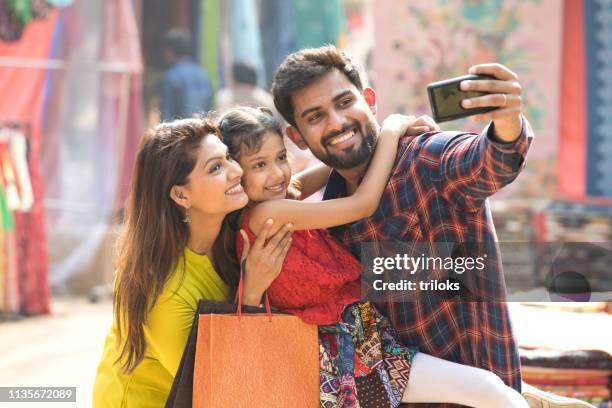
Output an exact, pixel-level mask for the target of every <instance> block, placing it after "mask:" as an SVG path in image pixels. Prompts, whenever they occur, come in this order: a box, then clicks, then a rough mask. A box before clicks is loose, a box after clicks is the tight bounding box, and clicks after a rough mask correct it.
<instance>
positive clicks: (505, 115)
mask: <svg viewBox="0 0 612 408" xmlns="http://www.w3.org/2000/svg"><path fill="white" fill-rule="evenodd" d="M469 72H470V73H471V74H488V75H492V76H495V78H497V79H491V80H477V81H464V82H462V84H461V88H462V89H464V90H475V91H483V92H487V93H488V95H484V96H480V97H477V98H472V99H466V100H464V101H463V106H464V107H466V108H468V107H469V108H473V107H484V106H495V107H498V109H496V110H493V111H490V112H487V113H485V114H482V115H478V116H477V117H476V118H477V119H479V120H492V122H491V123H490V124H489V125H488V126H487V127H486V128H485V130H484V131H483V132H482V134H480V135H475V134H468V133H449V132H444V133H441V134H438V135H434V136H431V137H430V138H428V139H427V140H426V141H425V146H424V147H425V149H424V151H423V153H424V155H423V156H422V157H421V158H422V159H425V160H427V158H428V156H430V158H431V159H434V160H435V161H438V164H439V166H438V171H437V172H436V174H435V175H434V179H437V180H434V181H435V182H436V184H437V186H438V188H439V190H440V191H441V193H442V195H443V196H444V197H446V198H447V199H448V201H449V202H451V203H453V204H454V205H456V206H458V207H460V208H462V209H463V210H473V211H476V210H478V209H480V208H481V206H482V204H483V203H484V200H485V199H486V198H487V197H489V196H490V195H492V194H494V193H495V192H497V191H498V190H499V189H501V188H502V187H503V186H505V185H507V184H509V183H511V182H512V181H513V180H514V179H515V178H516V177H517V176H518V174H519V173H520V171H521V170H522V169H523V168H524V165H525V157H526V155H527V151H528V149H529V146H530V144H531V140H532V138H533V131H532V130H531V127H530V126H529V123H528V122H527V120H526V118H525V117H524V116H523V115H522V113H521V104H522V100H521V86H520V84H519V83H518V78H517V76H516V74H514V73H513V72H512V71H510V70H509V69H508V68H506V67H504V66H503V65H500V64H483V65H477V66H474V67H472V68H470V71H469Z"/></svg>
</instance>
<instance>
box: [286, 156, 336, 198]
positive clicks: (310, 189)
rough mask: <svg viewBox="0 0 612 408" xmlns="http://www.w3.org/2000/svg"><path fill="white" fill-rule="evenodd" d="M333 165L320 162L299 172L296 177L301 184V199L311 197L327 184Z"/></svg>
mask: <svg viewBox="0 0 612 408" xmlns="http://www.w3.org/2000/svg"><path fill="white" fill-rule="evenodd" d="M331 170H332V169H331V167H329V166H328V165H326V164H323V163H319V164H317V165H315V166H311V167H309V168H307V169H304V170H302V171H300V172H299V173H297V174H296V175H295V176H294V178H295V179H296V180H297V181H298V183H299V185H300V193H301V194H300V200H303V199H305V198H308V197H310V196H311V195H313V194H314V193H316V192H317V191H319V190H320V189H322V188H323V187H325V184H327V179H328V178H329V175H330V173H331Z"/></svg>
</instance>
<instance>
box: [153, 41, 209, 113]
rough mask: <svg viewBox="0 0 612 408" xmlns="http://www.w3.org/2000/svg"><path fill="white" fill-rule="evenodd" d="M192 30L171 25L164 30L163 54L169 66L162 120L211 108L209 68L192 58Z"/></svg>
mask: <svg viewBox="0 0 612 408" xmlns="http://www.w3.org/2000/svg"><path fill="white" fill-rule="evenodd" d="M191 49H192V47H191V34H190V33H189V32H188V31H186V30H182V29H171V30H169V31H167V32H166V33H165V34H164V40H163V58H164V61H165V62H166V64H167V65H168V66H169V68H168V70H167V71H166V72H165V73H164V76H163V77H162V80H161V84H160V101H159V110H160V118H161V120H162V121H170V120H174V119H181V118H189V117H193V116H194V114H195V113H197V112H202V111H207V110H209V109H210V108H211V102H212V95H213V91H212V85H211V83H210V79H209V78H208V75H207V74H206V72H205V71H204V70H203V69H202V67H200V66H199V65H198V64H196V63H195V62H194V61H193V59H192V55H191V54H192V53H191Z"/></svg>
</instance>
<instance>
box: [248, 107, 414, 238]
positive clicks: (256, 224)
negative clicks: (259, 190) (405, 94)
mask: <svg viewBox="0 0 612 408" xmlns="http://www.w3.org/2000/svg"><path fill="white" fill-rule="evenodd" d="M414 120H415V118H414V116H404V115H391V116H389V117H388V118H387V119H386V120H385V121H384V123H383V127H382V130H381V132H380V135H379V138H378V143H377V146H376V151H375V152H374V157H373V159H372V162H371V163H370V167H369V168H368V171H367V173H366V175H365V177H364V178H363V181H362V182H361V184H360V185H359V187H358V188H357V190H356V191H355V193H353V195H351V196H349V197H344V198H337V199H333V200H326V201H320V202H304V201H296V200H270V201H264V202H263V203H260V204H258V205H257V206H256V207H255V208H254V209H253V212H252V215H251V219H250V220H249V227H250V228H251V230H252V231H253V232H254V233H255V234H258V233H259V231H260V229H261V227H262V225H263V223H264V222H265V221H266V220H267V219H268V218H274V221H275V224H276V225H283V224H286V223H292V224H293V228H294V230H301V229H308V228H310V229H317V228H330V227H335V226H337V225H343V224H347V223H350V222H354V221H357V220H359V219H361V218H364V217H368V216H370V215H371V214H372V213H373V212H374V211H375V210H376V207H378V203H379V201H380V197H381V196H382V193H383V191H384V190H385V186H386V184H387V181H388V179H389V173H390V172H391V169H392V168H393V164H394V162H395V157H396V155H397V145H398V142H399V138H400V137H401V136H402V135H403V134H404V133H405V132H406V129H407V128H408V126H409V125H410V124H411V123H412V122H413V121H414Z"/></svg>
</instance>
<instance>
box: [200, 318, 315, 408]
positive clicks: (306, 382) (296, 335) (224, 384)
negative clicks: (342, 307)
mask: <svg viewBox="0 0 612 408" xmlns="http://www.w3.org/2000/svg"><path fill="white" fill-rule="evenodd" d="M319 405H320V403H319V345H318V338H317V326H314V325H309V324H306V323H304V322H302V320H301V319H299V318H298V317H295V316H291V315H283V314H274V315H270V316H268V315H262V314H242V316H241V318H240V319H239V317H238V316H237V315H233V314H231V315H230V314H227V315H219V314H208V315H200V316H199V324H198V334H197V344H196V358H195V368H194V382H193V406H194V407H196V408H226V407H232V408H242V407H244V408H247V407H248V408H286V407H291V408H315V407H319Z"/></svg>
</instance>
